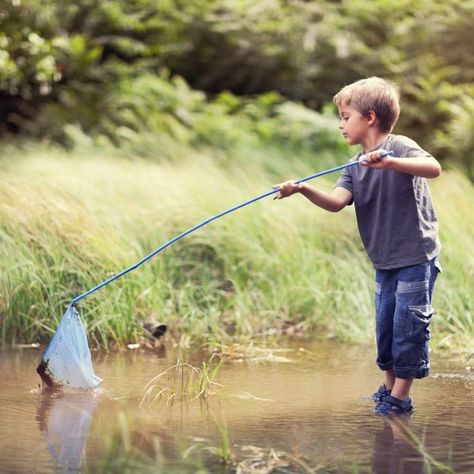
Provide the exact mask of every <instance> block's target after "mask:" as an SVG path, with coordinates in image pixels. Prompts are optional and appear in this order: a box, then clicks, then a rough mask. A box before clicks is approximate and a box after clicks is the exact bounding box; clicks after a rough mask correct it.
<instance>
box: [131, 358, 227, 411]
mask: <svg viewBox="0 0 474 474" xmlns="http://www.w3.org/2000/svg"><path fill="white" fill-rule="evenodd" d="M223 363H224V357H222V356H220V355H219V354H216V353H214V354H212V355H211V357H210V358H209V360H207V361H204V362H203V363H202V366H201V367H195V366H193V365H191V364H188V363H186V362H182V361H181V360H178V361H177V362H176V364H174V365H172V366H171V367H169V368H167V369H166V370H164V371H163V372H161V373H159V374H158V375H157V376H155V377H153V378H152V379H151V380H150V381H149V382H148V383H147V384H146V386H145V389H144V391H145V395H144V396H143V398H142V400H141V402H140V406H142V405H143V404H144V403H146V404H147V405H148V406H152V405H154V404H155V403H158V402H162V401H165V402H166V404H167V405H172V404H174V403H175V402H187V401H190V400H195V399H201V400H207V399H208V398H209V397H210V396H211V395H215V394H216V392H217V390H218V389H219V388H220V387H222V386H221V385H220V384H219V383H217V382H216V378H217V376H218V374H219V371H220V370H221V368H222V365H223Z"/></svg>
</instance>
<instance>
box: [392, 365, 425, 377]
mask: <svg viewBox="0 0 474 474" xmlns="http://www.w3.org/2000/svg"><path fill="white" fill-rule="evenodd" d="M393 373H394V374H395V377H397V378H399V379H422V378H424V377H428V375H429V373H430V369H429V367H403V368H400V367H394V368H393Z"/></svg>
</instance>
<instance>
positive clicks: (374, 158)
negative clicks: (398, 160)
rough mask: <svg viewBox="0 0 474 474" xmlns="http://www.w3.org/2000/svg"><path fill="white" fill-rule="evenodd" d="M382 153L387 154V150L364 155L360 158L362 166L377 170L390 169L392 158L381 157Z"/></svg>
mask: <svg viewBox="0 0 474 474" xmlns="http://www.w3.org/2000/svg"><path fill="white" fill-rule="evenodd" d="M382 153H386V150H384V149H383V148H381V149H380V150H376V151H372V152H370V153H367V154H366V155H362V156H361V157H360V158H359V163H360V164H361V165H362V166H367V167H368V168H375V169H378V170H384V169H387V168H389V167H390V156H385V157H383V158H382V157H381V156H380V155H381V154H382Z"/></svg>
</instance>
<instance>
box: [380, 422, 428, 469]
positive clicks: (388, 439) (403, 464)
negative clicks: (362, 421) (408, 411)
mask: <svg viewBox="0 0 474 474" xmlns="http://www.w3.org/2000/svg"><path fill="white" fill-rule="evenodd" d="M383 421H384V423H383V428H382V429H381V430H380V431H378V432H377V433H376V434H375V439H374V453H373V458H372V472H373V473H374V474H417V473H426V472H427V471H426V468H427V465H426V462H425V460H426V459H425V456H424V455H423V451H424V448H423V445H422V444H421V441H420V440H419V438H418V437H417V436H416V435H415V434H414V433H413V431H412V430H411V429H410V427H409V424H408V422H409V418H403V417H400V416H396V417H384V420H383Z"/></svg>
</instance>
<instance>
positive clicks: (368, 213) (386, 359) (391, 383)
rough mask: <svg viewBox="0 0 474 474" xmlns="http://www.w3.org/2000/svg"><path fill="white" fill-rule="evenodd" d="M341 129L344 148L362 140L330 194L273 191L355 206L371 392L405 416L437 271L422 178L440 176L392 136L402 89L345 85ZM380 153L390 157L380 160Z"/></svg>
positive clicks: (424, 350)
mask: <svg viewBox="0 0 474 474" xmlns="http://www.w3.org/2000/svg"><path fill="white" fill-rule="evenodd" d="M333 100H334V102H335V104H336V105H337V108H338V111H339V117H340V123H339V129H340V130H341V133H342V135H343V136H344V138H345V139H346V141H347V143H348V144H349V145H359V144H360V145H362V151H361V152H360V153H358V154H357V155H356V156H355V157H354V158H353V159H352V160H351V161H355V160H358V161H360V166H352V167H349V168H346V169H344V170H343V172H342V173H341V175H340V177H339V179H338V181H337V184H336V186H335V188H334V189H333V191H332V192H330V193H326V192H323V191H320V190H318V189H316V188H314V187H312V186H310V185H309V184H307V183H300V184H295V183H294V182H292V181H288V182H286V183H282V184H280V185H277V186H275V187H278V188H279V193H278V195H277V196H276V197H277V198H278V199H282V198H286V197H288V196H290V195H292V194H295V193H301V194H303V195H304V196H305V197H306V198H308V199H309V200H310V201H311V202H312V203H314V204H315V205H317V206H319V207H322V208H323V209H326V210H328V211H331V212H338V211H340V210H341V209H343V208H344V207H345V206H347V205H350V204H352V203H354V206H355V211H356V216H357V223H358V227H359V232H360V235H361V238H362V241H363V243H364V246H365V249H366V251H367V254H368V256H369V258H370V259H371V261H372V264H373V266H374V268H375V272H376V274H375V306H376V341H377V365H378V366H379V367H380V369H382V370H384V371H385V376H386V377H385V378H386V381H385V384H384V385H382V386H381V387H380V388H379V390H378V391H377V392H376V393H374V394H373V395H372V398H373V399H374V400H375V401H376V403H377V405H376V408H375V411H376V412H377V413H379V414H392V413H397V414H401V413H410V412H412V410H413V405H412V402H411V399H410V397H409V393H410V388H411V385H412V382H413V379H414V378H422V377H426V376H427V375H428V371H429V360H428V351H429V347H428V341H429V337H430V330H429V324H430V321H431V317H432V314H433V310H432V306H431V301H432V294H433V287H434V283H435V280H436V277H437V275H438V272H439V271H440V267H439V264H438V255H439V251H440V243H439V240H438V224H437V219H436V214H435V211H434V208H433V205H432V201H431V197H430V193H429V189H428V185H427V182H426V179H425V178H436V177H438V176H439V175H440V173H441V167H440V165H439V163H438V161H437V160H436V159H435V158H433V157H432V156H431V155H430V154H429V153H427V152H426V151H424V150H423V149H421V148H420V147H419V146H418V145H417V144H416V143H415V142H414V141H413V140H410V139H409V138H407V137H404V136H401V135H393V134H392V133H391V131H392V129H393V127H394V125H395V123H396V121H397V120H398V116H399V114H400V107H399V94H398V90H397V89H396V87H395V86H394V85H393V84H391V83H390V82H388V81H386V80H383V79H380V78H378V77H370V78H368V79H362V80H360V81H357V82H355V83H353V84H350V85H348V86H346V87H344V88H343V89H341V91H340V92H338V93H337V94H336V95H335V96H334V99H333ZM385 150H390V151H392V152H393V156H387V157H384V158H381V156H380V155H381V153H383V152H384V151H385Z"/></svg>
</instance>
